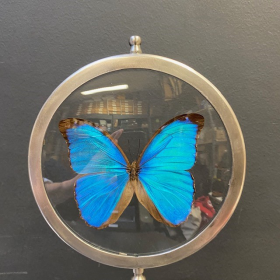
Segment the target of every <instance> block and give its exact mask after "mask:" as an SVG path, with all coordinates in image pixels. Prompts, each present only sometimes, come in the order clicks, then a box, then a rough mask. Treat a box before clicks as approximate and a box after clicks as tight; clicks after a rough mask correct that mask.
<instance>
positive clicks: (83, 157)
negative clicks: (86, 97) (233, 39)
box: [59, 118, 134, 228]
mask: <svg viewBox="0 0 280 280" xmlns="http://www.w3.org/2000/svg"><path fill="white" fill-rule="evenodd" d="M59 129H60V132H61V133H62V135H63V137H64V138H65V140H66V142H67V144H68V152H69V159H70V163H71V167H72V169H73V170H74V171H75V172H77V173H78V174H84V176H83V177H82V178H79V179H78V180H77V182H76V186H75V198H76V202H77V205H78V208H79V211H80V215H81V217H82V218H83V219H84V220H85V221H86V223H87V224H89V225H90V226H93V227H95V228H104V227H106V226H108V225H109V224H110V223H113V222H115V221H116V220H117V219H118V218H119V216H120V215H121V214H122V212H123V211H124V209H125V208H126V207H127V205H128V204H129V202H130V200H131V198H132V196H133V193H134V190H133V187H132V185H131V184H130V182H129V174H128V173H127V170H126V169H127V164H128V160H127V158H126V157H125V155H124V154H123V152H122V150H121V149H120V148H119V146H118V145H117V144H116V143H114V140H113V139H111V138H110V135H109V134H107V133H106V132H104V131H102V130H101V129H100V128H99V127H97V126H95V125H94V124H93V123H91V122H89V121H85V120H82V119H74V118H72V119H66V120H62V121H60V123H59Z"/></svg>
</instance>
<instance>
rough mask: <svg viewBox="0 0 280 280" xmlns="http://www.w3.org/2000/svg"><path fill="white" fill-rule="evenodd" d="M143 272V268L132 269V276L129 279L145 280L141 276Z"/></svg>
mask: <svg viewBox="0 0 280 280" xmlns="http://www.w3.org/2000/svg"><path fill="white" fill-rule="evenodd" d="M143 272H144V269H143V268H135V269H133V273H134V276H133V277H132V278H131V280H146V277H145V276H144V275H143Z"/></svg>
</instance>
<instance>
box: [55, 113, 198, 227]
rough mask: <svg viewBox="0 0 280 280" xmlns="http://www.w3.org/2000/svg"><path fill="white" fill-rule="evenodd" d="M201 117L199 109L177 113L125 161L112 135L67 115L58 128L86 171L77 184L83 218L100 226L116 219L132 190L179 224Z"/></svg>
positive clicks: (187, 203)
mask: <svg viewBox="0 0 280 280" xmlns="http://www.w3.org/2000/svg"><path fill="white" fill-rule="evenodd" d="M203 122H204V119H203V117H202V116H200V115H198V114H184V115H181V116H177V117H175V118H173V119H172V120H170V121H168V122H167V123H165V124H164V125H163V126H161V127H160V128H159V129H158V130H157V131H156V132H155V134H154V135H153V137H152V138H151V139H150V141H149V142H148V144H147V145H146V146H145V148H144V150H143V151H142V153H141V154H140V156H139V158H138V159H137V160H136V161H133V162H132V163H129V161H128V159H127V157H126V155H125V154H124V152H123V151H122V149H121V148H120V147H119V146H118V144H117V143H116V141H114V139H113V138H112V136H111V135H110V134H108V133H107V132H106V131H103V130H102V129H101V128H100V127H98V126H96V125H95V124H94V123H91V122H89V121H85V120H82V119H74V118H72V119H66V120H62V121H60V123H59V129H60V132H61V133H62V135H63V137H64V138H65V140H66V142H67V144H68V149H69V160H70V163H71V167H72V169H73V170H74V171H75V172H77V173H79V174H84V176H83V177H82V178H79V179H78V180H77V182H76V185H75V199H76V202H77V206H78V208H79V211H80V215H81V217H82V219H84V220H85V221H86V223H87V224H88V225H90V226H92V227H95V228H98V229H101V228H104V227H107V226H108V225H109V224H111V223H114V222H115V221H117V219H118V218H119V217H120V215H121V214H122V213H123V211H124V210H125V208H126V207H127V206H128V204H129V203H130V201H131V199H132V197H133V194H134V193H135V194H136V196H137V198H138V200H139V202H140V203H141V204H142V205H143V206H144V207H145V208H146V209H147V210H148V211H149V212H150V214H151V215H152V216H153V217H154V218H155V219H156V220H158V221H159V222H162V223H164V224H166V225H169V226H178V225H180V224H181V223H182V222H184V221H185V220H186V219H187V217H188V215H189V213H190V211H191V205H192V202H193V195H194V180H193V177H192V175H191V173H190V172H189V171H187V170H189V169H190V168H191V167H192V166H193V165H194V163H195V158H196V142H197V137H198V134H199V132H200V130H201V129H202V127H203Z"/></svg>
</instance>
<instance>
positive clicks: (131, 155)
mask: <svg viewBox="0 0 280 280" xmlns="http://www.w3.org/2000/svg"><path fill="white" fill-rule="evenodd" d="M127 144H128V153H129V155H130V158H132V155H131V152H130V144H129V139H127Z"/></svg>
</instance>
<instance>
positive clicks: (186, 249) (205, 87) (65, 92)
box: [28, 53, 246, 268]
mask: <svg viewBox="0 0 280 280" xmlns="http://www.w3.org/2000/svg"><path fill="white" fill-rule="evenodd" d="M134 68H136V69H148V70H154V71H159V72H163V73H166V74H169V75H172V76H174V77H176V78H179V79H181V80H183V81H185V82H187V83H188V84H190V85H192V86H193V87H194V88H196V89H197V90H198V91H199V92H200V93H201V94H202V95H203V96H204V97H205V98H206V99H208V101H209V102H210V103H211V104H212V106H213V107H214V108H215V109H216V111H217V112H218V114H219V115H220V117H221V119H222V121H223V123H224V126H225V128H226V130H227V133H228V137H229V140H230V144H231V150H232V160H233V167H232V178H231V182H230V187H229V191H228V194H227V196H226V198H225V201H224V203H223V205H222V207H221V209H220V211H219V212H218V214H217V215H216V217H215V218H214V219H213V221H212V222H211V224H210V225H208V227H207V228H205V229H204V230H203V231H202V232H201V233H200V234H199V235H198V236H196V237H195V238H194V239H192V240H190V241H189V242H188V243H186V244H184V245H182V246H180V247H177V248H174V249H171V250H170V251H167V252H163V253H155V254H151V255H142V256H131V255H125V254H123V253H120V254H117V253H112V252H108V251H105V250H101V249H99V248H96V247H94V246H93V245H91V244H89V243H87V242H85V241H84V240H83V239H82V238H80V237H79V236H78V235H76V234H75V233H74V232H72V231H71V230H70V228H68V227H67V226H66V225H65V224H64V222H63V221H62V220H61V219H60V218H59V216H58V215H57V213H56V212H55V210H54V209H53V207H52V205H51V203H50V201H49V199H48V196H47V193H46V190H45V187H44V184H43V179H42V170H41V153H42V146H43V140H44V136H45V133H46V130H47V128H48V125H49V123H50V121H51V119H52V117H53V115H54V113H55V112H56V110H57V109H58V107H59V106H60V105H61V103H62V102H63V101H64V100H65V99H66V98H67V97H68V96H69V95H70V94H71V93H72V92H73V91H74V90H75V89H77V88H78V87H80V86H81V85H82V84H84V83H86V82H87V81H89V80H91V79H93V78H96V77H98V76H100V75H103V74H106V73H109V72H114V71H118V70H122V69H134ZM245 163H246V155H245V145H244V140H243V135H242V132H241V129H240V126H239V124H238V121H237V119H236V116H235V114H234V112H233V110H232V109H231V107H230V105H229V104H228V102H227V101H226V99H225V98H224V97H223V95H222V94H221V93H220V92H219V90H218V89H217V88H216V87H215V86H214V85H213V84H211V83H210V82H209V81H208V80H207V79H206V78H204V77H203V76H202V75H200V74H199V73H198V72H196V71H194V70H193V69H191V68H190V67H188V66H186V65H184V64H182V63H180V62H177V61H175V60H171V59H168V58H165V57H161V56H155V55H147V54H135V53H133V54H127V55H118V56H113V57H109V58H105V59H101V60H98V61H96V62H93V63H91V64H89V65H87V66H85V67H83V68H81V69H80V70H78V71H77V72H75V73H74V74H73V75H71V76H70V77H69V78H67V79H66V80H65V81H64V82H63V83H61V84H60V85H59V86H58V87H57V88H56V89H55V90H54V92H53V93H52V94H51V96H50V97H49V98H48V100H47V101H46V103H45V104H44V106H43V107H42V109H41V111H40V113H39V115H38V117H37V119H36V122H35V124H34V127H33V131H32V134H31V139H30V146H29V155H28V167H29V176H30V181H31V185H32V190H33V193H34V196H35V199H36V202H37V204H38V206H39V208H40V210H41V212H42V214H43V216H44V217H45V219H46V221H47V222H48V224H49V225H50V226H51V228H52V229H53V230H54V231H55V232H56V234H57V235H58V236H59V237H60V238H61V239H62V240H63V241H64V242H66V243H67V244H68V245H69V246H71V247H72V248H73V249H75V250H76V251H78V252H80V253H81V254H83V255H85V256H87V257H89V258H91V259H93V260H94V261H97V262H100V263H103V264H107V265H111V266H116V267H122V268H151V267H158V266H163V265H167V264H170V263H173V262H176V261H179V260H181V259H183V258H185V257H187V256H190V255H191V254H193V253H194V252H196V251H198V250H199V249H201V248H202V247H203V246H205V245H206V244H207V243H208V242H210V241H211V240H212V239H213V238H214V237H215V236H216V235H217V234H218V232H219V231H220V230H221V229H222V228H223V227H224V226H225V224H226V223H227V221H228V220H229V218H230V217H231V215H232V213H233V212H234V209H235V207H236V205H237V203H238V201H239V198H240V195H241V192H242V188H243V183H244V178H245Z"/></svg>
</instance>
